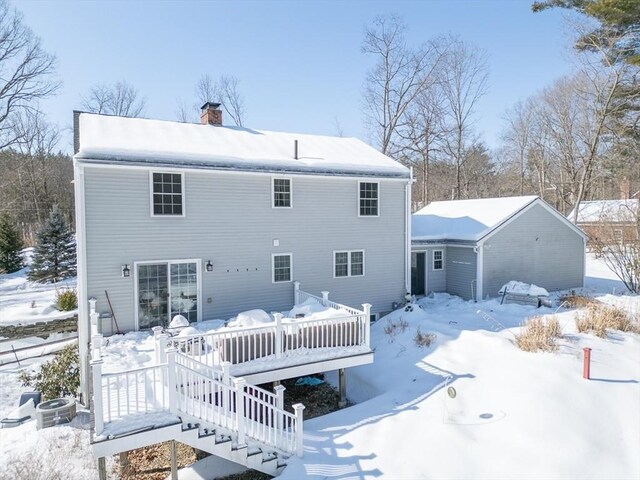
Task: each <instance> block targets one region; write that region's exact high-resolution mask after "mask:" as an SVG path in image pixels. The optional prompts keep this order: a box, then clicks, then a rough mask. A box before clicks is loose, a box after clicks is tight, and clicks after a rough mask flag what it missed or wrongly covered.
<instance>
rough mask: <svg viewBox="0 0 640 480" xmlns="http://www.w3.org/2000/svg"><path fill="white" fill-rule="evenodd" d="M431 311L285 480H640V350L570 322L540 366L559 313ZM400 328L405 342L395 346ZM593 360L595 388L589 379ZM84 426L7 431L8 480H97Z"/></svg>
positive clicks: (564, 315) (5, 370) (6, 405)
mask: <svg viewBox="0 0 640 480" xmlns="http://www.w3.org/2000/svg"><path fill="white" fill-rule="evenodd" d="M587 265H588V270H587V275H588V277H587V287H586V288H585V291H586V292H587V293H589V294H590V295H593V296H597V297H598V298H600V299H601V300H603V301H605V302H607V303H611V304H616V305H618V306H621V307H623V308H627V309H629V310H631V311H634V312H640V297H638V296H627V295H621V294H622V293H624V287H623V285H622V284H621V282H619V281H618V280H617V279H615V277H614V276H613V275H612V274H611V272H609V271H608V270H607V269H606V267H604V266H603V265H601V264H600V263H599V262H597V261H595V260H594V259H593V258H589V259H588V264H587ZM419 305H420V306H414V308H413V311H411V312H405V311H404V310H399V311H396V312H394V313H392V314H391V315H389V316H388V317H386V318H384V319H381V320H379V321H378V322H377V323H376V324H374V325H372V332H371V339H372V345H373V346H374V347H375V363H374V364H372V365H367V366H363V367H358V368H354V369H351V370H348V372H347V376H348V381H347V388H348V396H349V398H350V399H351V400H353V401H354V402H356V405H354V406H352V407H349V408H347V409H344V410H341V411H338V412H335V413H333V414H330V415H326V416H323V417H318V418H315V419H312V420H309V421H306V422H305V456H304V458H302V459H291V460H290V462H289V466H288V467H287V469H286V470H285V472H284V473H283V474H282V476H281V478H283V479H296V480H297V479H300V478H329V479H332V478H334V479H341V480H342V479H347V478H377V477H386V478H390V479H415V478H445V479H447V478H456V479H457V478H465V479H467V478H474V479H502V478H504V479H507V478H509V479H510V478H523V479H528V478H554V479H565V478H566V479H569V478H571V479H573V478H579V477H581V478H587V479H590V478H593V479H596V478H598V479H600V478H608V479H616V480H618V479H620V480H623V479H630V480H631V479H635V480H637V479H638V478H640V455H638V452H639V451H640V408H638V406H639V405H640V383H639V382H640V336H638V335H634V334H624V333H621V332H612V333H611V334H610V335H609V338H608V339H600V338H597V337H595V336H593V335H588V334H578V333H577V332H576V330H575V324H574V315H575V311H574V310H565V309H561V310H560V311H559V312H558V319H559V321H560V323H561V325H562V327H563V330H564V333H565V335H564V338H563V339H562V340H561V341H560V348H559V350H558V351H557V352H554V353H527V352H523V351H520V350H519V349H518V348H517V347H516V346H515V345H514V334H515V333H516V332H517V331H518V329H519V326H520V325H521V324H522V322H523V321H524V320H525V319H526V318H527V317H529V316H531V315H538V314H553V313H554V309H551V308H544V307H543V308H540V309H535V308H533V307H531V306H523V305H514V304H508V305H500V304H499V301H496V300H489V301H483V302H479V303H473V302H464V301H462V300H460V299H459V298H456V297H452V296H449V295H445V294H439V295H436V296H434V298H427V299H423V300H420V302H419ZM404 322H406V327H404V331H401V330H402V328H403V327H402V325H403V324H404ZM391 324H393V325H396V327H395V332H394V333H395V334H389V333H386V332H385V327H387V330H388V331H390V330H394V328H393V327H390V325H391ZM211 326H213V324H212V325H211ZM201 327H205V325H200V326H199V328H201ZM208 327H209V326H207V328H208ZM418 328H419V329H420V331H421V332H422V333H427V332H429V333H435V334H436V338H435V341H434V343H433V344H432V345H431V346H429V347H422V348H420V347H418V346H416V345H415V342H414V336H415V334H416V331H417V329H418ZM114 340H115V339H114ZM149 340H150V339H149V336H148V335H147V334H143V333H136V334H128V335H125V336H123V337H121V338H120V340H119V342H117V343H116V342H114V343H113V348H112V349H111V353H112V354H113V355H114V360H116V357H119V360H118V362H119V363H121V365H123V366H129V367H134V366H137V365H140V363H141V362H142V363H145V361H146V360H145V358H146V357H147V356H148V357H149V359H151V358H153V346H152V343H151V342H149ZM116 345H117V346H116ZM586 346H588V347H590V348H592V349H593V350H592V359H593V362H592V380H591V381H587V380H584V379H583V378H582V348H583V347H586ZM107 351H109V349H107ZM41 361H42V359H39V360H37V361H35V360H34V361H33V363H38V362H41ZM18 370H19V368H18V367H17V366H16V365H15V364H13V365H7V366H4V367H0V415H4V414H6V413H7V412H8V411H10V410H12V409H13V408H14V407H15V405H16V402H17V399H18V397H19V394H20V392H22V391H23V390H25V389H23V388H22V387H20V386H19V385H17V382H16V377H17V372H18ZM329 377H330V380H332V381H335V378H333V375H329ZM448 387H454V388H455V390H456V392H457V394H456V396H455V398H450V397H449V396H447V394H446V391H447V388H448ZM85 425H86V424H82V423H80V422H77V423H75V424H72V425H70V426H58V427H53V428H49V429H45V430H42V431H40V432H38V431H36V430H35V422H33V421H32V422H28V423H26V424H25V425H23V426H21V427H17V428H14V429H11V430H0V458H2V459H3V460H2V462H0V478H4V477H3V475H4V476H6V475H7V472H8V468H9V467H8V465H10V464H12V462H15V460H11V461H5V459H11V458H16V457H21V458H30V457H27V456H29V455H31V456H33V454H34V452H36V451H38V452H45V453H43V455H44V456H45V458H56V455H57V457H58V458H64V463H65V465H66V466H67V469H68V475H67V476H66V478H69V479H74V480H75V479H83V478H95V476H96V473H95V462H94V461H93V459H92V457H91V453H90V451H89V447H88V435H87V432H86V431H85V430H83V427H84V426H85ZM54 463H55V462H54Z"/></svg>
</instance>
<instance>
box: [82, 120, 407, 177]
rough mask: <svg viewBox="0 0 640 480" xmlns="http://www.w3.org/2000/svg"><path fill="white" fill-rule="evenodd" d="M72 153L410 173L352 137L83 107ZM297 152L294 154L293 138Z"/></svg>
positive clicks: (106, 158) (295, 169)
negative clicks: (98, 111) (150, 117)
mask: <svg viewBox="0 0 640 480" xmlns="http://www.w3.org/2000/svg"><path fill="white" fill-rule="evenodd" d="M79 131H80V135H79V136H80V138H79V140H80V143H79V151H78V152H77V154H76V158H77V159H79V160H87V161H89V160H91V161H98V162H105V163H120V164H122V163H128V164H136V165H145V164H161V165H165V166H184V167H199V168H215V169H234V170H263V171H273V172H290V173H326V174H333V175H336V174H338V175H375V176H386V177H401V178H409V176H410V173H409V169H408V168H406V167H405V166H403V165H401V164H400V163H398V162H396V161H395V160H392V159H391V158H389V157H387V156H386V155H383V154H382V153H380V152H378V151H377V150H376V149H374V148H373V147H371V146H369V145H367V144H366V143H364V142H362V141H361V140H358V139H356V138H341V137H329V136H322V135H308V134H294V133H285V132H270V131H266V130H251V129H248V128H242V127H226V126H213V125H201V124H192V123H180V122H169V121H162V120H148V119H142V118H125V117H116V116H107V115H97V114H90V113H81V114H80V119H79ZM295 140H297V141H298V158H297V159H295V158H294V141H295Z"/></svg>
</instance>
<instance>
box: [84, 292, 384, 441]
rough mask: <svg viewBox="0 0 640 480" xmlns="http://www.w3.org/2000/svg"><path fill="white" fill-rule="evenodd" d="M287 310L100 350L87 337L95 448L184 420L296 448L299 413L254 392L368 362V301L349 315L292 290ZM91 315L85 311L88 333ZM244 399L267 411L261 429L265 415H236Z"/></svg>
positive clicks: (143, 335)
mask: <svg viewBox="0 0 640 480" xmlns="http://www.w3.org/2000/svg"><path fill="white" fill-rule="evenodd" d="M295 303H296V305H295V306H294V307H293V308H292V309H291V311H289V312H287V316H286V317H285V315H284V314H281V313H275V314H273V316H270V315H268V314H266V313H265V312H263V311H261V310H254V311H250V312H244V313H242V314H239V315H238V316H237V317H235V319H233V320H232V321H230V322H228V323H227V325H220V324H219V323H218V324H217V325H214V326H213V328H211V329H207V327H209V326H211V325H212V322H202V323H201V324H198V325H196V326H191V327H186V328H184V329H182V331H181V332H180V333H178V334H177V335H174V336H171V335H170V334H168V333H167V332H166V331H165V330H163V329H162V328H159V327H156V328H155V329H154V332H153V335H152V334H150V333H148V332H131V333H129V334H126V335H124V336H114V337H110V339H109V342H108V345H104V344H105V342H104V341H103V338H102V335H100V334H98V333H94V335H93V336H92V342H91V343H92V346H91V352H92V362H91V363H92V367H93V392H94V397H93V398H94V413H95V434H96V436H95V440H96V442H100V441H103V440H107V439H114V438H121V437H125V436H128V435H132V434H134V433H138V432H146V431H148V430H149V429H154V428H160V427H163V426H167V425H171V424H175V423H176V422H178V421H179V419H182V420H184V419H185V418H190V419H193V420H194V421H195V422H200V421H202V422H207V423H210V424H213V425H216V426H217V427H221V428H223V429H226V430H227V431H229V432H236V433H238V434H239V433H240V432H238V430H239V429H240V430H246V431H250V432H254V433H255V432H257V433H255V435H254V437H252V438H254V439H256V440H258V441H261V442H266V443H267V444H269V445H270V446H272V447H274V448H276V449H280V450H282V451H284V452H288V453H293V452H294V451H296V449H297V448H298V447H297V446H296V441H297V440H296V438H294V437H295V435H293V432H295V431H296V428H299V429H301V426H300V427H296V426H295V425H297V423H296V422H297V421H299V422H300V424H301V410H300V413H299V414H298V413H296V414H295V415H294V414H293V413H291V412H285V411H284V410H283V408H282V405H283V397H282V394H283V393H282V391H279V390H277V391H276V393H275V394H274V393H271V392H268V391H266V390H262V389H259V388H257V387H254V385H257V384H261V383H267V382H273V381H277V380H284V379H287V378H292V377H296V376H302V375H309V374H312V373H320V372H326V371H330V370H337V369H342V368H348V367H352V366H357V365H364V364H367V363H372V362H373V352H372V351H371V348H370V346H369V337H370V335H369V328H370V325H369V319H370V311H369V309H370V306H369V305H368V304H364V305H363V310H356V309H353V308H350V307H347V306H345V305H340V304H337V303H334V302H331V301H330V300H329V299H328V293H327V292H323V296H322V297H317V296H314V295H311V294H309V293H306V292H303V291H301V290H299V288H298V286H297V285H296V289H295ZM97 317H98V315H97V314H96V313H95V310H94V311H92V314H91V322H92V326H93V327H94V332H95V326H97V324H98V318H97ZM196 327H198V328H200V329H201V330H199V329H197V328H196ZM242 398H244V400H245V402H243V403H245V407H246V408H249V410H251V408H250V406H251V405H255V406H256V408H258V407H257V406H258V405H259V408H260V409H264V408H266V409H267V410H268V411H270V412H271V413H269V414H268V415H267V417H268V418H270V419H272V421H271V423H269V425H267V426H266V427H265V425H264V421H263V418H265V417H264V415H265V414H264V412H262V413H261V418H260V420H259V421H257V420H256V419H255V418H250V417H251V414H250V413H249V415H247V416H244V415H243V412H241V411H240V410H243V409H240V408H237V404H238V402H241V399H242ZM231 399H232V400H231ZM252 402H253V403H252ZM251 411H252V410H251ZM298 416H299V417H298ZM296 419H298V420H296ZM241 424H242V425H244V426H243V427H242V428H240V427H239V425H241ZM283 425H285V427H286V426H287V425H288V427H286V428H284V429H283V427H282V426H283ZM267 427H268V428H267ZM265 428H266V430H265ZM263 430H265V431H263ZM243 435H244V433H243ZM241 443H242V442H241Z"/></svg>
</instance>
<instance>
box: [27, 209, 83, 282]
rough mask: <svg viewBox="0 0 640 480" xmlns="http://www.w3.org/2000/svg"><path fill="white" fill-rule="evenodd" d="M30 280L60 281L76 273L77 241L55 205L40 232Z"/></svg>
mask: <svg viewBox="0 0 640 480" xmlns="http://www.w3.org/2000/svg"><path fill="white" fill-rule="evenodd" d="M37 241H38V243H37V245H36V248H35V250H34V252H33V260H32V263H31V268H30V270H29V274H28V277H29V280H31V281H35V282H40V283H48V282H59V281H60V280H63V279H65V278H68V277H73V276H75V274H76V242H75V239H74V237H73V233H72V232H71V231H70V230H69V227H68V226H67V223H66V222H65V221H64V217H63V216H62V214H61V213H60V211H59V210H58V209H57V208H55V207H54V209H53V211H52V212H51V215H49V218H48V220H47V223H46V224H45V226H44V227H43V229H42V230H41V231H40V232H39V233H38V237H37Z"/></svg>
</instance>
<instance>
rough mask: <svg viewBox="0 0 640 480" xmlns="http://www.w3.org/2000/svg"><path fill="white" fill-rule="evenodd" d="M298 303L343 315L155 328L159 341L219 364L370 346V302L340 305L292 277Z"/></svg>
mask: <svg viewBox="0 0 640 480" xmlns="http://www.w3.org/2000/svg"><path fill="white" fill-rule="evenodd" d="M294 295H295V300H296V304H299V303H303V302H304V301H306V300H308V299H314V300H316V301H317V302H318V303H320V304H321V305H323V306H325V307H327V308H331V309H333V310H336V311H340V312H345V314H344V315H337V316H335V317H327V318H320V319H308V320H306V319H304V318H299V319H289V318H286V319H285V318H283V316H282V315H281V314H279V313H275V314H274V317H275V322H273V323H271V324H266V325H262V326H259V327H251V328H223V329H220V330H217V331H214V332H207V333H198V334H194V335H187V336H180V337H171V338H169V337H167V336H166V335H163V334H161V332H160V330H158V331H157V332H156V334H157V335H156V338H157V341H159V342H166V343H167V344H168V345H170V346H173V347H175V348H177V349H178V351H179V352H181V353H185V354H187V355H189V357H191V358H193V359H195V360H197V361H198V362H200V363H202V364H204V365H207V366H210V367H218V368H219V367H220V365H221V364H222V363H223V362H231V364H232V365H238V364H242V363H246V362H250V361H252V360H258V359H261V358H264V357H270V356H271V357H272V358H275V359H278V360H279V359H283V358H287V357H291V356H295V355H297V354H298V350H300V349H306V350H316V351H317V350H321V349H338V348H353V347H367V348H369V346H370V345H369V329H370V308H371V305H369V304H364V305H363V310H362V311H360V310H356V309H355V308H351V307H348V306H346V305H341V304H339V303H335V302H332V301H330V300H329V299H328V296H329V292H322V297H317V296H315V295H312V294H310V293H307V292H303V291H302V290H300V289H299V283H298V282H295V290H294Z"/></svg>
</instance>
